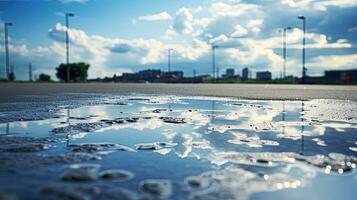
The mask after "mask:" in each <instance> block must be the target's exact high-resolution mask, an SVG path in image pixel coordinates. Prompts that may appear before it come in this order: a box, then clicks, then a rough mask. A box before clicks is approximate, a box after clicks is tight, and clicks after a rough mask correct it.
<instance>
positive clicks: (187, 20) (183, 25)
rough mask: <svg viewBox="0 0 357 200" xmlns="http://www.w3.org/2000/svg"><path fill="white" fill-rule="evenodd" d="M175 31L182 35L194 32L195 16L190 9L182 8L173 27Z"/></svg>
mask: <svg viewBox="0 0 357 200" xmlns="http://www.w3.org/2000/svg"><path fill="white" fill-rule="evenodd" d="M172 27H173V29H174V30H175V31H176V32H178V33H182V34H190V33H192V32H193V16H192V13H191V11H190V10H189V9H187V8H181V9H180V10H179V11H178V12H177V13H176V17H175V19H174V23H173V25H172Z"/></svg>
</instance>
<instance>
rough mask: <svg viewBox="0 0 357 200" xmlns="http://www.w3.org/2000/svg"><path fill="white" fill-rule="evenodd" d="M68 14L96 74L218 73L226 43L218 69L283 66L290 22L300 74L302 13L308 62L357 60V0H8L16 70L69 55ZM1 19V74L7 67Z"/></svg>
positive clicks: (49, 66)
mask: <svg viewBox="0 0 357 200" xmlns="http://www.w3.org/2000/svg"><path fill="white" fill-rule="evenodd" d="M66 12H71V13H74V15H75V16H74V17H70V19H69V29H68V33H69V40H70V62H86V63H89V64H90V65H91V67H90V69H89V78H97V77H105V76H108V77H111V76H113V75H114V74H116V75H120V74H122V73H124V72H137V71H139V70H143V69H148V68H150V69H161V70H167V65H168V64H167V63H168V61H167V60H168V56H167V52H168V49H173V51H172V53H171V60H172V63H171V69H172V70H182V71H184V73H185V75H186V76H192V74H193V71H194V70H195V71H196V74H198V75H199V74H210V73H212V45H217V46H218V48H217V49H216V66H217V68H219V74H223V73H225V70H226V69H227V68H234V69H235V70H236V72H237V73H238V74H240V73H241V70H242V68H244V67H248V68H249V69H250V70H251V71H252V72H253V74H255V72H257V71H265V70H269V71H271V72H272V74H273V77H280V75H281V73H282V70H283V57H282V34H281V32H280V31H279V30H281V28H284V27H292V29H291V30H289V31H287V35H286V40H287V59H286V63H287V69H286V70H287V75H294V76H301V71H302V70H301V66H302V65H301V62H302V60H301V57H302V50H301V48H302V38H303V31H302V21H301V20H299V19H298V18H297V16H299V15H303V16H305V17H306V42H307V45H306V67H307V69H308V71H307V74H308V75H310V76H319V75H323V73H324V71H325V70H339V69H354V68H357V48H356V43H357V20H356V19H357V0H150V1H149V0H1V1H0V22H1V24H3V23H4V22H12V23H13V26H11V27H9V40H10V45H9V49H10V63H11V64H12V65H13V66H14V71H15V74H16V77H17V79H19V80H27V79H28V65H29V63H32V65H33V68H34V74H37V75H38V74H40V73H47V74H49V75H51V76H52V78H54V79H55V73H56V67H57V66H58V65H59V64H60V63H64V62H66V51H65V43H64V42H65V32H66V30H67V27H66V26H65V23H64V21H65V19H64V13H66ZM4 52H5V47H4V28H3V26H0V54H1V55H0V76H1V77H4V70H5V53H4Z"/></svg>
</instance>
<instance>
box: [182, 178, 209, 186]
mask: <svg viewBox="0 0 357 200" xmlns="http://www.w3.org/2000/svg"><path fill="white" fill-rule="evenodd" d="M185 182H186V183H187V184H188V185H190V186H191V187H206V186H207V185H208V181H207V179H204V178H201V177H199V176H189V177H187V178H186V179H185Z"/></svg>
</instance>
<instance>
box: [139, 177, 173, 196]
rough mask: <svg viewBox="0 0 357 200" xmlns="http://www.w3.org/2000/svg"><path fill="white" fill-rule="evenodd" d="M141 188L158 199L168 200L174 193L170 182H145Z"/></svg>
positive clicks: (150, 180)
mask: <svg viewBox="0 0 357 200" xmlns="http://www.w3.org/2000/svg"><path fill="white" fill-rule="evenodd" d="M140 186H141V187H140V188H141V189H142V190H143V191H145V192H148V193H150V194H151V195H153V196H155V197H158V198H168V197H170V195H171V192H172V186H171V182H170V180H165V179H162V180H154V179H148V180H144V181H142V182H141V184H140Z"/></svg>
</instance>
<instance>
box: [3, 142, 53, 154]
mask: <svg viewBox="0 0 357 200" xmlns="http://www.w3.org/2000/svg"><path fill="white" fill-rule="evenodd" d="M48 148H49V145H47V144H17V145H11V146H9V147H6V148H5V149H4V150H5V151H8V152H38V151H43V150H45V149H48Z"/></svg>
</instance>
